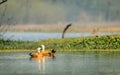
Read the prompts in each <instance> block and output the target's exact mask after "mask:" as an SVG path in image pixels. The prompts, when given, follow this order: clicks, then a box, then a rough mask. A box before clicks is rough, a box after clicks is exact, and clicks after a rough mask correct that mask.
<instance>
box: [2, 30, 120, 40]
mask: <svg viewBox="0 0 120 75" xmlns="http://www.w3.org/2000/svg"><path fill="white" fill-rule="evenodd" d="M0 34H2V33H0ZM108 34H109V35H110V34H120V32H113V33H111V32H106V33H105V32H103V33H101V34H100V35H101V36H102V35H108ZM86 36H94V35H92V34H91V33H89V32H84V33H75V32H74V33H66V34H65V38H71V37H72V38H73V37H86ZM61 37H62V33H57V32H53V33H47V32H6V33H5V34H4V35H3V38H4V39H10V40H23V41H38V40H46V39H54V38H57V39H60V38H61Z"/></svg>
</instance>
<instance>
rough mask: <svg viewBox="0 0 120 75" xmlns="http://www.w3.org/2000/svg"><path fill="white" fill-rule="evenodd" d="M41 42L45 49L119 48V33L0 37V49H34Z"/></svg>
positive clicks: (88, 49) (89, 49)
mask: <svg viewBox="0 0 120 75" xmlns="http://www.w3.org/2000/svg"><path fill="white" fill-rule="evenodd" d="M41 44H44V45H45V46H46V49H47V50H50V49H56V50H57V51H74V50H76V51H83V50H87V51H91V50H105V51H107V50H120V35H106V36H91V37H82V38H66V39H48V40H42V41H11V40H3V39H1V40H0V49H1V50H35V49H36V48H37V47H39V46H40V45H41Z"/></svg>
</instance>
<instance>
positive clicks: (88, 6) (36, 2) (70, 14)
mask: <svg viewBox="0 0 120 75" xmlns="http://www.w3.org/2000/svg"><path fill="white" fill-rule="evenodd" d="M119 3H120V0H8V1H7V2H6V3H4V4H2V5H0V23H1V22H2V24H8V23H10V24H26V23H36V24H43V23H59V22H89V21H92V22H94V21H95V22H97V21H120V4H119Z"/></svg>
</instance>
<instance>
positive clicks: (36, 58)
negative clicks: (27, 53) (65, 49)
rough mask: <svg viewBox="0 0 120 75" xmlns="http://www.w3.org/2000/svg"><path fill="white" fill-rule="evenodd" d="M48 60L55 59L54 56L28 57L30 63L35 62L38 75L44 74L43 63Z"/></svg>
mask: <svg viewBox="0 0 120 75" xmlns="http://www.w3.org/2000/svg"><path fill="white" fill-rule="evenodd" d="M48 59H55V56H54V57H53V56H42V57H30V61H37V63H38V69H39V71H40V73H45V63H46V61H47V60H48Z"/></svg>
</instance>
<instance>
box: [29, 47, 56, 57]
mask: <svg viewBox="0 0 120 75" xmlns="http://www.w3.org/2000/svg"><path fill="white" fill-rule="evenodd" d="M41 47H42V52H41V48H40V47H38V48H37V51H38V52H37V53H29V55H30V56H31V57H33V58H42V57H43V56H50V57H54V54H55V52H56V51H55V50H54V49H52V50H50V51H45V46H44V45H41Z"/></svg>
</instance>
